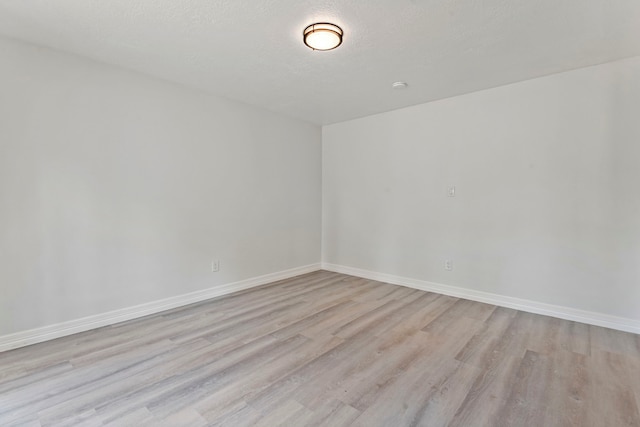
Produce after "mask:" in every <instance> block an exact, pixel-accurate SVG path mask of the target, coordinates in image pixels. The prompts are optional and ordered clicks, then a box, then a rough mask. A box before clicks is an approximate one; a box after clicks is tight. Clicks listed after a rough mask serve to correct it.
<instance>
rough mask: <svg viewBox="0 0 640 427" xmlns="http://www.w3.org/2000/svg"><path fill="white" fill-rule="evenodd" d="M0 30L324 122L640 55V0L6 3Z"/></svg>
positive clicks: (0, 1)
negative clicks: (313, 40)
mask: <svg viewBox="0 0 640 427" xmlns="http://www.w3.org/2000/svg"><path fill="white" fill-rule="evenodd" d="M316 21H331V22H334V23H336V24H338V25H340V26H341V27H342V28H343V29H344V31H345V37H344V43H343V45H342V46H341V47H340V48H339V49H337V50H334V51H329V52H314V51H311V50H310V49H308V48H307V47H305V46H304V44H303V43H302V40H301V34H302V30H303V29H304V27H306V26H307V25H308V24H310V23H313V22H316ZM0 34H4V35H7V36H10V37H13V38H17V39H22V40H26V41H29V42H32V43H36V44H40V45H45V46H49V47H53V48H56V49H60V50H64V51H68V52H72V53H76V54H79V55H83V56H87V57H90V58H94V59H97V60H100V61H104V62H107V63H111V64H116V65H120V66H124V67H126V68H130V69H134V70H138V71H141V72H144V73H147V74H151V75H155V76H158V77H162V78H165V79H168V80H172V81H176V82H179V83H183V84H185V85H188V86H190V87H194V88H200V89H203V90H206V91H207V92H210V93H213V94H216V95H221V96H224V97H227V98H231V99H235V100H238V101H242V102H246V103H248V104H252V105H255V106H259V107H263V108H267V109H269V110H272V111H276V112H279V113H283V114H286V115H289V116H293V117H297V118H300V119H303V120H306V121H310V122H313V123H317V124H327V123H334V122H338V121H343V120H348V119H352V118H355V117H361V116H366V115H369V114H373V113H379V112H383V111H389V110H393V109H396V108H400V107H405V106H408V105H413V104H419V103H423V102H427V101H431V100H435V99H440V98H445V97H449V96H453V95H458V94H462V93H467V92H471V91H475V90H479V89H485V88H489V87H494V86H499V85H503V84H507V83H511V82H515V81H520V80H525V79H529V78H532V77H538V76H542V75H546V74H550V73H555V72H559V71H565V70H569V69H574V68H578V67H583V66H587V65H593V64H598V63H602V62H606V61H611V60H615V59H620V58H625V57H629V56H635V55H640V1H638V0H375V1H371V0H334V1H326V0H313V1H312V0H108V1H106V0H56V1H52V0H0ZM0 60H1V58H0ZM398 80H403V81H406V82H408V83H409V88H408V89H406V90H402V91H394V90H392V89H391V83H393V82H394V81H398Z"/></svg>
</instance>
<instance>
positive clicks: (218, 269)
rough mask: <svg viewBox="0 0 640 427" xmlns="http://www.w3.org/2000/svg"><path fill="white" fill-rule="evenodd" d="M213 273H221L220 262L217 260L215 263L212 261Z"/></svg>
mask: <svg viewBox="0 0 640 427" xmlns="http://www.w3.org/2000/svg"><path fill="white" fill-rule="evenodd" d="M211 271H212V272H214V273H215V272H217V271H220V261H219V260H217V259H214V260H213V261H211Z"/></svg>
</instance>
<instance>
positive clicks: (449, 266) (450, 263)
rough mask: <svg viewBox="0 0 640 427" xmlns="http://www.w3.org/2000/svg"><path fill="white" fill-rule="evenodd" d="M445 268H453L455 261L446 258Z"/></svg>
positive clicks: (449, 269) (448, 269)
mask: <svg viewBox="0 0 640 427" xmlns="http://www.w3.org/2000/svg"><path fill="white" fill-rule="evenodd" d="M444 269H445V270H447V271H451V270H453V261H451V260H450V259H448V260H445V262H444Z"/></svg>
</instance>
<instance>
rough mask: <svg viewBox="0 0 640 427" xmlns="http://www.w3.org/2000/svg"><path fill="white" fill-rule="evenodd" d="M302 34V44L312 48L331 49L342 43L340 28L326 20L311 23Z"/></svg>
mask: <svg viewBox="0 0 640 427" xmlns="http://www.w3.org/2000/svg"><path fill="white" fill-rule="evenodd" d="M302 34H303V40H304V44H306V45H307V46H309V47H310V48H311V49H313V50H331V49H335V48H337V47H338V46H340V45H341V44H342V34H343V33H342V28H340V27H338V26H337V25H334V24H330V23H328V22H318V23H315V24H311V25H309V26H308V27H307V28H305V29H304V31H303V32H302Z"/></svg>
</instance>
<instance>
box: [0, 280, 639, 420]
mask: <svg viewBox="0 0 640 427" xmlns="http://www.w3.org/2000/svg"><path fill="white" fill-rule="evenodd" d="M254 425H258V426H259V425H262V426H269V427H271V426H278V425H285V426H367V427H371V426H373V427H375V426H394V427H396V426H429V427H431V426H461V427H475V426H478V427H484V426H487V427H497V426H536V427H537V426H545V427H547V426H550V427H553V426H563V427H564V426H567V427H568V426H593V427H596V426H614V427H615V426H635V427H640V336H638V335H634V334H629V333H624V332H620V331H614V330H610V329H605V328H599V327H595V326H589V325H585V324H581V323H577V322H570V321H565V320H560V319H556V318H550V317H545V316H539V315H535V314H531V313H525V312H520V311H516V310H511V309H506V308H502V307H496V306H493V305H490V304H482V303H477V302H472V301H468V300H463V299H458V298H454V297H450V296H444V295H438V294H435V293H429V292H423V291H418V290H415V289H409V288H405V287H399V286H394V285H390V284H386V283H382V282H378V281H373V280H368V279H363V278H358V277H352V276H347V275H343V274H339V273H332V272H327V271H318V272H314V273H310V274H306V275H302V276H298V277H294V278H291V279H286V280H280V281H277V282H274V283H271V284H268V285H265V286H260V287H257V288H253V289H247V290H243V291H240V292H237V293H234V294H231V295H225V296H222V297H219V298H214V299H212V300H208V301H203V302H199V303H196V304H192V305H189V306H186V307H179V308H175V309H172V310H168V311H166V312H162V313H157V314H154V315H150V316H146V317H144V318H141V319H136V320H132V321H129V322H124V323H120V324H117V325H113V326H107V327H103V328H99V329H96V330H92V331H87V332H83V333H80V334H76V335H72V336H67V337H63V338H60V339H57V340H53V341H49V342H44V343H40V344H36V345H32V346H29V347H24V348H20V349H16V350H13V351H8V352H4V353H0V426H2V427H5V426H6V427H10V426H21V427H23V426H42V427H49V426H126V427H130V426H136V427H143V426H154V427H155V426H180V427H182V426H194V427H204V426H233V427H237V426H254Z"/></svg>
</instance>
